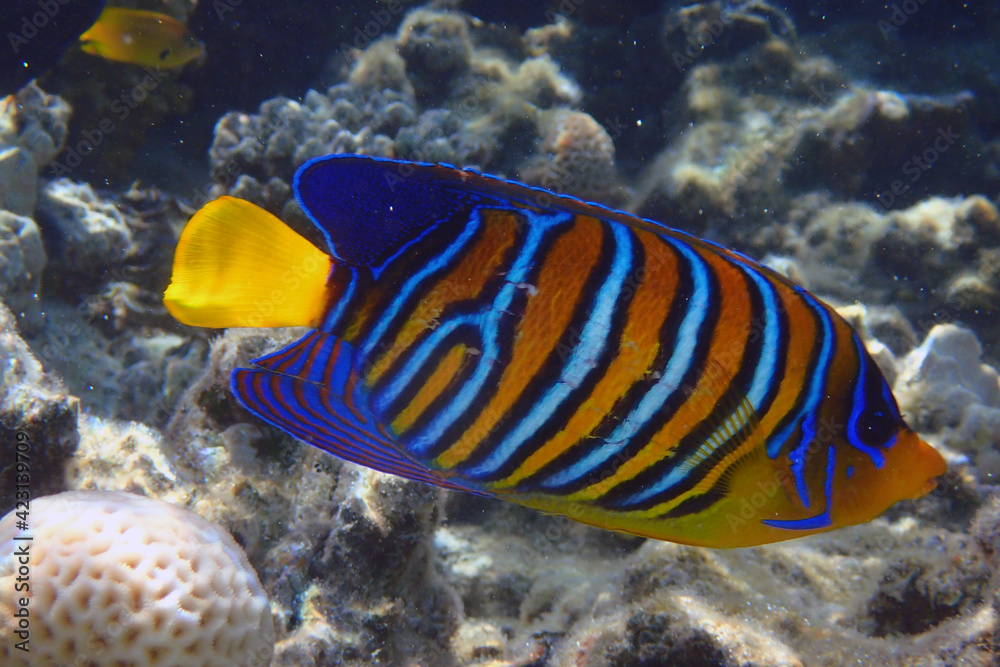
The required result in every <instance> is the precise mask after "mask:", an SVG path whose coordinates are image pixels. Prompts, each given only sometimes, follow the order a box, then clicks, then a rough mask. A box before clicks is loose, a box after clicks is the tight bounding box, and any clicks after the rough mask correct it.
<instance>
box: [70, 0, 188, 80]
mask: <svg viewBox="0 0 1000 667" xmlns="http://www.w3.org/2000/svg"><path fill="white" fill-rule="evenodd" d="M80 49H81V50H82V51H84V52H86V53H89V54H91V55H95V56H101V57H102V58H106V59H108V60H114V61H116V62H121V63H129V64H132V65H143V66H146V67H162V68H165V69H173V68H176V67H182V66H183V65H186V64H187V63H189V62H191V61H192V60H195V59H198V58H201V57H203V56H204V55H205V47H204V46H203V45H202V43H201V42H200V41H198V40H197V39H196V38H195V36H194V35H192V34H191V33H190V32H189V31H188V29H187V26H185V25H184V24H183V23H182V22H180V21H178V20H177V19H175V18H173V17H170V16H167V15H166V14H161V13H159V12H151V11H146V10H142V9H127V8H123V7H105V8H104V10H103V11H102V12H101V14H100V16H98V17H97V20H96V21H95V22H94V24H93V25H92V26H90V28H89V29H87V31H86V32H85V33H83V34H82V35H80Z"/></svg>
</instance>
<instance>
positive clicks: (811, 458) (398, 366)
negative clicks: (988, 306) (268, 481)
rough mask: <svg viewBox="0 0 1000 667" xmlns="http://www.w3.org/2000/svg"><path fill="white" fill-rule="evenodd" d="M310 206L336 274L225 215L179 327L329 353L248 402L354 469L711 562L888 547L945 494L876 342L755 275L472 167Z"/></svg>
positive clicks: (240, 379)
mask: <svg viewBox="0 0 1000 667" xmlns="http://www.w3.org/2000/svg"><path fill="white" fill-rule="evenodd" d="M294 189H295V194H296V196H297V198H298V201H299V203H300V204H301V206H302V208H303V210H305V211H306V213H307V214H308V215H309V217H310V218H311V219H312V221H313V222H314V223H315V224H316V226H317V227H318V228H319V230H320V231H321V232H322V234H323V235H324V237H325V239H326V244H327V248H328V251H329V254H327V253H326V252H323V251H322V250H319V249H317V248H316V247H315V246H313V245H312V244H311V243H309V242H308V241H306V240H305V239H304V238H302V237H301V236H299V235H298V234H297V233H295V232H294V231H292V230H291V229H290V228H289V227H287V226H286V225H285V224H284V223H283V222H281V221H280V220H278V219H277V218H275V217H274V216H272V215H271V214H269V213H267V212H266V211H264V210H262V209H260V208H258V207H256V206H254V205H253V204H250V203H248V202H245V201H241V200H239V199H233V198H230V197H223V198H221V199H218V200H216V201H214V202H211V203H209V204H207V205H206V206H205V207H204V208H202V209H201V210H200V211H199V212H198V213H197V214H196V215H195V216H194V217H193V218H192V219H191V221H190V222H189V223H188V225H187V227H186V228H185V230H184V232H183V234H182V236H181V239H180V242H179V245H178V248H177V254H176V257H175V260H174V273H173V282H172V283H171V285H170V287H169V288H168V290H167V292H166V297H165V302H166V305H167V307H168V308H169V309H170V312H171V313H173V314H174V316H175V317H177V319H179V320H180V321H182V322H185V323H187V324H192V325H197V326H206V327H234V326H262V327H280V326H302V325H305V326H308V327H311V328H312V329H313V331H312V332H310V333H309V334H308V335H306V336H305V337H304V338H302V339H301V340H299V341H298V342H296V343H294V344H292V345H289V346H288V347H286V348H284V349H282V350H280V351H278V352H275V353H273V354H269V355H267V356H265V357H261V358H260V359H256V360H254V361H253V367H251V368H239V369H236V370H235V371H234V372H233V375H232V390H233V392H234V393H235V395H236V396H237V398H238V399H239V401H240V402H241V403H242V404H243V405H244V406H246V408H247V409H249V410H250V411H251V412H252V413H254V414H256V415H257V416H258V417H260V418H261V419H263V420H265V421H267V422H269V423H271V424H273V425H275V426H277V427H278V428H280V429H283V430H284V431H287V432H288V433H290V434H291V435H293V436H295V437H296V438H300V439H302V440H305V441H306V442H309V443H311V444H313V445H316V446H317V447H320V448H322V449H325V450H327V451H329V452H331V453H333V454H336V455H337V456H339V457H341V458H344V459H347V460H348V461H353V462H355V463H359V464H362V465H365V466H368V467H371V468H374V469H376V470H380V471H383V472H387V473H392V474H395V475H401V476H403V477H408V478H410V479H415V480H420V481H423V482H428V483H431V484H438V485H441V486H445V487H448V488H453V489H461V490H465V491H470V492H473V493H479V494H484V495H490V496H496V497H498V498H502V499H505V500H510V501H512V502H516V503H520V504H522V505H527V506H528V507H533V508H537V509H539V510H542V511H545V512H551V513H555V514H562V515H566V516H569V517H572V518H573V519H576V520H578V521H582V522H585V523H589V524H593V525H596V526H601V527H604V528H610V529H614V530H621V531H626V532H629V533H634V534H636V535H644V536H648V537H654V538H657V539H663V540H671V541H674V542H683V543H687V544H699V545H705V546H712V547H737V546H747V545H753V544H762V543H766V542H775V541H779V540H787V539H790V538H793V537H799V536H802V535H808V534H811V533H816V532H821V531H825V530H830V529H832V528H837V527H839V526H846V525H850V524H856V523H861V522H864V521H868V520H870V519H872V518H874V517H875V516H877V515H878V514H879V513H881V512H882V511H883V510H885V509H886V508H887V507H889V505H891V504H893V503H894V502H896V501H898V500H900V499H903V498H916V497H919V496H921V495H923V494H925V493H927V492H928V491H929V490H931V489H932V488H933V487H934V483H935V482H934V478H935V477H937V476H939V475H941V474H942V473H943V472H944V471H945V463H944V460H943V459H942V457H941V456H940V455H939V454H938V453H937V451H936V450H935V449H934V448H932V447H931V446H930V445H928V444H926V443H925V442H923V441H921V440H920V438H918V437H917V435H916V434H915V433H913V431H911V430H910V429H909V428H908V427H907V426H906V424H904V423H903V420H902V418H901V417H900V414H899V410H898V408H897V406H896V402H895V400H894V398H893V396H892V394H891V392H890V390H889V387H888V385H887V384H886V381H885V379H884V378H883V376H882V374H881V373H880V372H879V369H878V368H877V367H876V365H875V363H874V362H873V361H872V359H871V357H869V355H868V353H867V352H866V351H865V348H864V346H863V345H862V344H861V341H860V339H859V338H858V335H857V334H856V333H855V332H854V331H853V330H852V329H851V327H850V326H849V325H848V324H847V323H846V322H845V321H844V320H843V319H842V318H841V317H840V316H838V315H837V314H836V313H835V312H834V311H833V310H831V309H830V308H829V307H828V306H826V305H824V304H823V303H822V302H820V301H819V300H817V299H816V298H815V297H814V296H812V295H811V294H809V293H808V292H806V291H805V290H803V289H801V288H799V287H797V286H795V285H794V284H792V283H790V282H789V281H788V280H787V279H785V278H784V277H782V276H780V275H778V274H776V273H774V272H772V271H770V270H768V269H767V268H765V267H763V266H761V265H760V264H758V263H756V262H754V261H752V260H750V259H748V258H747V257H744V256H743V255H740V254H738V253H736V252H733V251H730V250H726V249H725V248H722V247H719V246H717V245H714V244H712V243H710V242H708V241H703V240H700V239H697V238H694V237H692V236H689V235H687V234H684V233H683V232H680V231H677V230H674V229H671V228H669V227H666V226H663V225H660V224H658V223H656V222H653V221H650V220H644V219H640V218H637V217H635V216H632V215H629V214H627V213H622V212H619V211H613V210H610V209H608V208H605V207H603V206H600V205H598V204H590V203H586V202H582V201H579V200H577V199H574V198H571V197H566V196H560V195H557V194H554V193H551V192H548V191H545V190H540V189H536V188H531V187H527V186H525V185H521V184H518V183H513V182H510V181H505V180H501V179H498V178H495V177H490V176H485V175H482V174H479V173H477V172H473V171H467V170H458V169H454V168H451V167H447V166H437V165H427V164H414V163H407V162H398V161H393V160H384V159H373V158H366V157H360V156H353V155H330V156H326V157H322V158H317V159H314V160H311V161H310V162H308V163H306V164H305V165H303V166H302V168H301V169H300V170H299V171H298V173H297V174H296V176H295V182H294Z"/></svg>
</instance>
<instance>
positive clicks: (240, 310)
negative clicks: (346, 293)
mask: <svg viewBox="0 0 1000 667" xmlns="http://www.w3.org/2000/svg"><path fill="white" fill-rule="evenodd" d="M332 265H333V260H332V258H331V257H330V256H329V255H327V254H326V253H324V252H322V251H321V250H319V249H318V248H317V247H316V246H314V245H313V244H312V243H310V242H309V241H307V240H306V239H304V238H302V237H301V236H299V234H297V233H296V232H295V231H293V230H292V229H291V228H290V227H289V226H288V225H286V224H285V223H283V222H282V221H281V220H279V219H278V218H276V217H274V216H273V215H271V214H270V213H268V212H267V211H265V210H264V209H262V208H260V207H259V206H255V205H254V204H251V203H250V202H248V201H244V200H242V199H236V198H234V197H221V198H220V199H216V200H215V201H213V202H209V203H208V204H205V205H204V206H203V207H202V208H201V210H199V211H198V212H197V213H195V214H194V217H192V218H191V220H190V221H188V224H187V226H186V227H185V228H184V231H183V232H181V238H180V241H179V242H178V243H177V251H176V253H175V255H174V270H173V275H172V276H171V282H170V286H169V287H168V288H167V291H166V294H164V296H163V303H164V305H165V306H166V307H167V310H169V311H170V314H171V315H173V316H174V317H176V318H177V319H178V320H180V321H181V322H183V323H184V324H190V325H193V326H199V327H216V328H222V327H289V326H311V327H317V326H319V323H320V322H321V320H322V317H323V314H324V311H325V310H326V307H327V299H328V296H329V290H328V287H327V278H328V276H329V275H330V269H331V267H332Z"/></svg>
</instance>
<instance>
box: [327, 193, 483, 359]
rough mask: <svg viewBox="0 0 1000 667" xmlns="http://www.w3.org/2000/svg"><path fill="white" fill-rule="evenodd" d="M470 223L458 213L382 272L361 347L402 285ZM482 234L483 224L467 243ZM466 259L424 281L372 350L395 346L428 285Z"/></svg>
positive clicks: (360, 336)
mask: <svg viewBox="0 0 1000 667" xmlns="http://www.w3.org/2000/svg"><path fill="white" fill-rule="evenodd" d="M469 224H471V222H470V220H469V214H468V213H467V212H461V213H459V214H456V215H455V216H454V217H452V219H451V220H446V221H444V222H442V223H440V224H438V225H437V227H436V228H434V229H433V230H432V231H431V232H430V233H428V234H427V236H425V237H424V238H422V239H420V240H419V241H417V242H416V243H415V244H414V245H413V246H412V247H410V248H408V249H407V251H406V252H404V253H403V254H401V255H400V256H399V257H396V258H395V259H393V260H392V261H391V262H390V263H389V264H387V265H386V266H385V267H384V268H383V269H382V273H381V274H380V275H379V277H378V279H377V280H375V281H374V283H375V284H374V287H375V289H376V290H377V292H375V293H376V294H377V295H378V301H377V302H376V303H375V304H374V305H373V307H372V308H371V309H370V310H369V312H370V313H377V314H378V315H375V316H370V317H369V318H368V320H367V321H366V322H365V323H364V324H363V326H362V327H361V329H360V330H359V331H358V333H357V335H356V336H355V337H354V340H356V341H360V344H359V347H367V345H368V343H369V341H368V338H369V337H370V336H371V334H372V331H373V330H374V329H375V328H376V327H377V326H378V325H379V323H380V322H382V318H383V317H384V316H385V313H386V311H387V310H388V309H389V307H390V305H391V304H392V302H393V301H395V300H396V297H398V296H399V290H400V289H401V288H402V286H403V285H405V284H406V282H407V281H408V280H409V279H410V278H412V277H413V275H414V274H415V273H417V272H418V271H420V270H421V269H423V268H424V267H425V266H426V264H427V263H428V262H430V261H432V260H434V259H435V258H437V257H438V256H440V254H441V252H442V250H443V249H444V248H447V247H449V246H450V245H452V244H453V243H454V242H455V241H456V240H457V239H458V237H459V236H461V235H462V233H463V232H464V231H465V230H466V227H467V226H468V225H469ZM482 233H483V225H482V224H480V226H479V229H477V230H476V232H475V233H474V234H473V236H472V238H471V239H469V241H468V242H467V243H466V247H467V248H468V247H471V246H473V245H475V244H476V243H477V242H478V241H479V238H480V236H481V235H482ZM464 256H465V255H464V254H463V253H461V252H460V253H458V254H456V255H455V258H454V259H453V260H452V261H451V262H450V263H448V264H446V265H445V266H443V267H441V268H440V269H439V270H437V271H435V272H433V273H431V274H429V275H427V276H426V277H425V278H424V285H423V286H421V287H420V288H418V289H416V290H414V292H413V294H411V295H410V297H409V298H408V299H406V300H405V301H404V302H403V303H402V304H401V305H400V308H399V310H398V311H397V313H396V317H395V320H394V321H393V322H392V323H391V324H390V325H389V326H388V327H387V328H386V330H385V333H384V334H383V336H382V338H381V340H377V341H374V342H375V345H374V347H373V348H372V350H373V352H374V353H375V354H378V351H379V350H380V349H382V348H391V347H392V343H393V342H394V341H395V340H396V337H397V336H398V335H399V329H400V327H401V326H402V325H403V324H404V323H405V322H406V321H407V320H408V319H409V315H410V314H411V313H412V312H413V310H414V308H416V305H417V304H418V303H419V302H420V300H421V299H423V298H424V292H425V290H426V286H427V285H434V284H437V282H438V280H439V279H440V277H441V276H442V275H445V274H447V273H448V272H449V271H451V270H453V269H454V267H455V264H456V263H458V262H460V261H461V260H462V258H463V257H464ZM360 273H365V274H367V275H370V271H364V272H361V271H359V274H360ZM356 303H357V304H358V310H360V309H361V308H362V307H363V305H364V303H365V299H357V300H356ZM352 315H354V313H352ZM343 321H344V322H350V323H353V321H354V317H352V316H345V318H344V320H343ZM345 328H346V327H345ZM386 341H388V342H386ZM376 361H377V358H376V359H372V360H371V363H373V364H374V363H375V362H376Z"/></svg>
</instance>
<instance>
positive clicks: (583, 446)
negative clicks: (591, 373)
mask: <svg viewBox="0 0 1000 667" xmlns="http://www.w3.org/2000/svg"><path fill="white" fill-rule="evenodd" d="M663 243H664V244H665V245H666V246H667V247H669V248H670V249H671V250H672V251H673V252H674V255H675V258H676V261H677V268H678V270H677V277H678V282H677V288H676V290H675V296H674V300H673V301H672V302H671V304H670V312H669V313H668V314H667V317H666V318H665V319H664V321H663V325H662V326H661V327H660V335H659V339H660V348H659V350H658V352H657V356H656V359H654V361H653V363H652V364H651V366H650V371H651V372H650V373H649V374H647V376H646V378H645V379H643V380H639V381H637V382H635V383H633V384H632V386H631V387H629V389H628V390H627V391H626V392H625V394H624V395H623V396H622V397H621V398H620V399H619V400H618V402H617V403H616V404H615V406H614V408H613V409H612V410H611V411H610V412H609V413H608V414H607V415H606V416H605V417H604V419H603V420H602V421H601V423H600V424H599V425H598V427H597V428H595V429H594V431H593V432H592V433H591V434H590V435H588V436H587V437H586V438H585V439H583V440H581V441H579V442H577V443H575V444H574V446H572V447H570V448H569V449H567V451H565V452H563V453H562V454H561V455H560V456H558V457H556V458H555V459H554V460H552V461H550V462H549V463H548V464H546V465H545V466H543V467H542V468H541V469H539V471H538V472H536V473H535V474H533V475H531V476H530V477H528V478H526V479H525V480H523V481H522V482H521V483H520V484H518V487H519V488H520V489H528V488H535V487H536V486H537V484H538V483H540V482H541V481H543V480H544V479H546V478H548V477H549V476H551V475H553V474H556V473H558V472H560V471H562V470H564V469H566V468H570V467H572V466H573V465H574V464H576V463H577V462H579V461H580V460H581V459H583V458H584V457H585V456H586V455H587V454H589V453H590V451H592V448H593V447H594V446H599V445H600V444H603V443H605V442H606V441H607V439H608V438H609V437H610V436H611V434H612V433H614V431H615V430H616V429H617V428H618V426H619V425H620V424H621V422H622V420H623V419H625V418H626V417H627V416H628V415H629V413H631V412H632V410H633V409H634V408H635V406H636V405H638V403H639V401H640V400H642V397H643V396H644V395H645V394H646V393H647V392H648V391H650V390H651V389H652V388H653V387H654V386H655V385H656V383H657V382H658V381H659V378H660V377H661V375H662V373H663V372H664V371H665V370H666V368H667V365H668V364H669V362H670V358H671V357H672V356H673V354H674V351H675V347H676V344H677V333H678V330H679V328H680V325H681V322H682V321H683V320H684V316H685V315H687V313H688V311H689V310H690V301H691V296H692V294H693V291H694V283H693V280H692V277H691V274H692V268H691V265H690V262H689V261H688V259H687V258H686V257H685V256H684V255H683V254H682V253H680V252H679V251H678V250H676V248H674V246H673V245H672V243H670V242H669V241H667V240H664V241H663ZM705 269H706V275H707V277H708V290H707V291H708V294H710V295H711V294H716V293H717V290H718V283H717V281H716V279H715V275H714V272H713V271H712V269H711V266H708V265H706V267H705ZM717 317H718V304H717V303H710V304H709V306H708V310H707V312H706V313H705V318H704V319H703V320H702V321H701V322H700V323H699V326H698V333H697V334H696V335H697V342H696V345H695V348H694V350H693V352H692V359H691V364H690V366H689V368H688V370H687V372H686V373H685V375H684V376H683V377H682V378H681V382H680V383H679V385H678V389H677V390H675V391H674V392H673V393H672V394H671V395H670V397H669V398H668V399H667V400H666V402H665V403H664V405H663V408H662V409H661V410H660V412H659V413H658V414H657V415H656V416H655V417H654V418H653V419H651V420H649V421H648V422H647V423H646V424H644V425H643V426H642V427H640V428H639V430H638V431H637V432H636V433H635V435H634V436H633V437H632V438H631V439H630V440H629V442H628V443H627V444H625V445H623V446H622V448H621V451H619V452H618V453H616V454H615V455H614V456H612V457H610V458H609V459H608V460H606V461H605V462H604V463H602V464H601V465H599V466H598V467H597V468H596V469H594V470H592V471H591V472H590V473H589V474H587V475H585V476H583V477H582V478H580V479H577V480H574V481H571V482H568V483H566V484H564V485H562V486H561V487H559V488H557V489H552V488H548V487H546V492H547V493H555V494H569V493H573V492H575V491H578V490H580V489H583V488H586V487H588V486H590V485H592V484H594V483H596V482H597V481H599V480H601V479H605V478H607V477H609V476H611V475H612V474H614V473H615V471H617V469H618V467H619V466H621V465H622V464H623V463H624V462H625V461H627V460H629V459H631V458H632V457H634V456H635V455H636V454H637V453H638V452H639V451H640V450H641V449H642V448H643V447H644V446H645V445H646V443H647V442H648V441H649V439H650V437H652V434H654V433H656V431H657V430H658V429H659V428H660V426H661V425H662V424H664V423H666V421H668V420H669V419H670V417H671V416H673V414H674V413H675V412H676V410H677V409H678V408H679V407H680V406H681V405H682V404H683V402H684V400H686V398H687V396H686V394H685V392H684V391H682V390H681V389H680V387H684V386H687V385H690V384H691V382H692V380H693V379H694V378H695V377H697V376H698V375H699V374H700V373H701V369H702V366H703V365H704V363H705V357H706V351H707V345H708V342H709V339H710V337H709V336H706V335H705V332H706V330H711V328H714V326H715V320H716V318H717Z"/></svg>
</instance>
